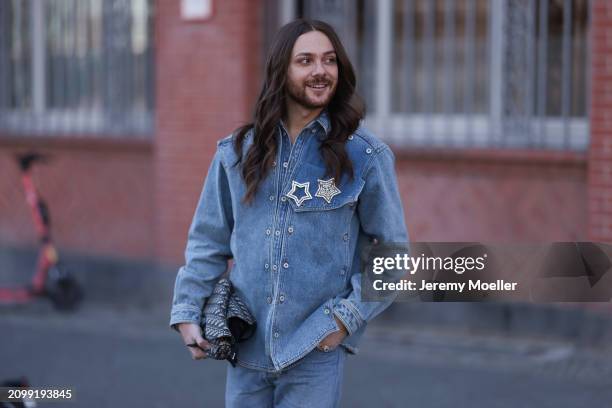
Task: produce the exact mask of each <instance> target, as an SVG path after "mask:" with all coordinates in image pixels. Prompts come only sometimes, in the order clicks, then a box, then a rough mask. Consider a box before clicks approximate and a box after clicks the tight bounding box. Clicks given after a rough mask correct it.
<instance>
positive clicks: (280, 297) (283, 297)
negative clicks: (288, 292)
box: [278, 295, 285, 303]
mask: <svg viewBox="0 0 612 408" xmlns="http://www.w3.org/2000/svg"><path fill="white" fill-rule="evenodd" d="M278 300H280V302H281V303H283V302H284V301H285V295H280V296H279V297H278Z"/></svg>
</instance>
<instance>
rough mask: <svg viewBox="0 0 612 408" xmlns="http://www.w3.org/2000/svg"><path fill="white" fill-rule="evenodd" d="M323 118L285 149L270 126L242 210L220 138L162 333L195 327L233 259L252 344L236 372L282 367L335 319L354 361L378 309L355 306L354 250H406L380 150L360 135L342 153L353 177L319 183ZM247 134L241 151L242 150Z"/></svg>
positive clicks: (235, 169) (229, 149) (232, 157)
mask: <svg viewBox="0 0 612 408" xmlns="http://www.w3.org/2000/svg"><path fill="white" fill-rule="evenodd" d="M329 127H330V123H329V118H328V116H327V113H325V112H323V113H322V114H321V115H319V117H318V118H317V119H316V120H314V121H312V122H311V123H309V124H308V125H307V126H306V127H305V128H304V129H303V130H302V132H301V133H300V134H299V135H298V137H297V139H296V141H295V143H294V144H293V145H292V144H291V141H290V139H289V136H288V135H287V133H286V131H285V129H284V127H283V126H282V124H279V127H278V129H279V131H278V138H279V140H278V142H279V149H278V153H277V159H276V162H275V164H274V167H273V168H272V171H270V172H269V174H268V176H267V177H266V179H265V180H264V181H263V182H262V184H260V187H259V190H258V191H257V195H256V197H255V200H254V201H253V202H252V204H251V205H249V206H247V205H244V204H243V203H242V202H241V200H242V198H243V196H244V194H245V184H244V182H243V180H242V177H241V175H240V168H239V166H233V164H234V163H235V162H236V158H237V157H236V154H235V152H234V148H233V145H232V142H233V139H232V136H229V137H227V138H225V139H222V140H220V141H219V142H218V143H217V151H216V153H215V156H214V158H213V160H212V163H211V165H210V169H209V171H208V176H207V178H206V181H205V183H204V188H203V191H202V194H201V196H200V200H199V202H198V205H197V208H196V211H195V215H194V217H193V221H192V224H191V227H190V230H189V236H188V242H187V248H186V251H185V258H186V262H185V265H184V266H182V267H181V268H180V269H179V271H178V274H177V277H176V283H175V288H174V297H173V302H172V310H171V319H170V325H171V326H172V327H174V328H176V327H175V326H173V325H174V324H176V323H180V322H194V323H197V322H199V320H200V315H201V310H202V305H203V303H204V301H205V298H206V297H208V296H209V295H210V294H211V292H212V289H213V286H214V284H215V282H216V281H217V280H218V278H219V277H220V276H221V275H222V274H223V273H224V272H225V271H226V269H227V261H228V259H230V258H233V265H232V267H231V271H230V278H231V280H232V282H233V284H234V287H235V290H236V291H237V292H238V295H239V296H241V297H242V298H243V299H244V300H245V302H246V304H247V305H248V307H249V309H250V310H251V312H252V313H253V315H254V316H255V318H256V319H257V330H256V333H255V335H254V336H253V337H252V338H251V339H249V340H247V341H246V342H244V343H241V344H240V346H239V353H238V354H239V355H238V363H239V364H240V365H242V366H245V367H249V368H254V369H261V370H266V371H276V370H280V369H283V368H286V367H288V366H289V365H291V364H292V363H294V362H296V361H297V360H299V359H300V358H302V357H304V356H305V355H306V354H307V353H308V352H310V351H311V350H313V349H314V348H315V347H316V346H317V344H318V343H319V342H320V341H321V340H322V339H323V338H324V337H325V336H327V335H328V334H330V333H332V332H334V331H336V330H338V329H339V328H338V326H337V324H336V321H335V319H334V316H337V317H338V318H339V320H341V321H342V323H343V324H344V326H346V328H347V330H348V333H349V336H347V337H346V338H345V339H344V341H343V343H342V345H343V346H344V347H346V348H347V349H348V350H349V351H350V352H353V353H354V352H356V351H357V347H356V346H357V344H358V341H359V339H360V337H361V335H362V334H363V331H364V328H365V326H366V323H367V322H368V321H369V320H370V319H372V318H373V317H374V316H375V315H377V314H378V313H380V312H381V311H382V310H384V309H385V308H386V307H387V306H388V305H389V303H390V301H386V302H362V301H361V293H360V292H361V290H360V286H361V272H360V267H361V266H360V249H361V248H363V246H364V245H367V244H369V243H370V242H372V241H373V240H374V239H375V240H378V242H408V233H407V231H406V226H405V224H404V214H403V209H402V203H401V199H400V195H399V191H398V186H397V180H396V175H395V169H394V156H393V153H392V152H391V150H390V149H389V147H388V146H387V145H386V144H384V143H383V142H382V141H380V140H379V139H378V138H377V137H376V136H374V135H372V134H371V133H370V132H368V131H367V130H366V129H365V128H363V127H360V128H359V129H357V131H356V132H355V133H354V134H353V135H351V136H350V137H349V140H348V141H347V143H346V150H347V153H348V155H349V157H350V159H351V160H352V163H353V169H354V178H353V179H352V180H351V179H349V177H348V176H347V175H346V174H345V175H343V177H342V181H341V183H333V182H330V181H329V178H326V177H324V173H325V163H324V161H323V159H322V157H321V155H320V153H319V145H320V141H321V140H322V139H323V138H324V137H325V136H326V133H327V132H328V131H329ZM252 140H253V138H252V134H249V135H248V136H247V138H246V140H245V143H244V146H243V154H246V151H247V150H248V148H249V146H250V145H251V143H252Z"/></svg>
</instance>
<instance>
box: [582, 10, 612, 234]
mask: <svg viewBox="0 0 612 408" xmlns="http://www.w3.org/2000/svg"><path fill="white" fill-rule="evenodd" d="M592 7H593V13H592V21H593V23H592V27H593V31H592V34H591V38H592V44H593V52H592V53H591V58H592V67H591V78H592V85H591V147H590V150H589V170H588V183H589V221H588V222H589V225H588V231H589V239H591V240H593V241H600V242H612V2H610V1H606V0H596V1H594V2H593V6H592Z"/></svg>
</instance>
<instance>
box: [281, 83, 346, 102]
mask: <svg viewBox="0 0 612 408" xmlns="http://www.w3.org/2000/svg"><path fill="white" fill-rule="evenodd" d="M322 85H325V88H322V89H321V90H320V91H319V90H316V89H313V88H311V87H312V86H322ZM287 91H288V92H287V93H288V96H289V98H291V99H292V100H293V101H294V102H296V103H297V104H299V105H301V106H303V107H304V108H307V109H318V108H323V107H325V106H327V105H329V103H330V102H331V100H332V98H333V97H334V94H335V93H336V83H335V82H333V81H332V80H330V79H327V78H318V79H312V80H308V81H304V82H299V83H297V82H295V81H291V80H289V81H288V83H287Z"/></svg>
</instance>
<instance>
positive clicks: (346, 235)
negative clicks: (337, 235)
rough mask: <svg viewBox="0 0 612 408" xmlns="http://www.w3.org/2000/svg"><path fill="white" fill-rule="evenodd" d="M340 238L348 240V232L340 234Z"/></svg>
mask: <svg viewBox="0 0 612 408" xmlns="http://www.w3.org/2000/svg"><path fill="white" fill-rule="evenodd" d="M342 239H343V240H345V241H348V239H349V234H347V233H345V234H344V235H343V236H342Z"/></svg>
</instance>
